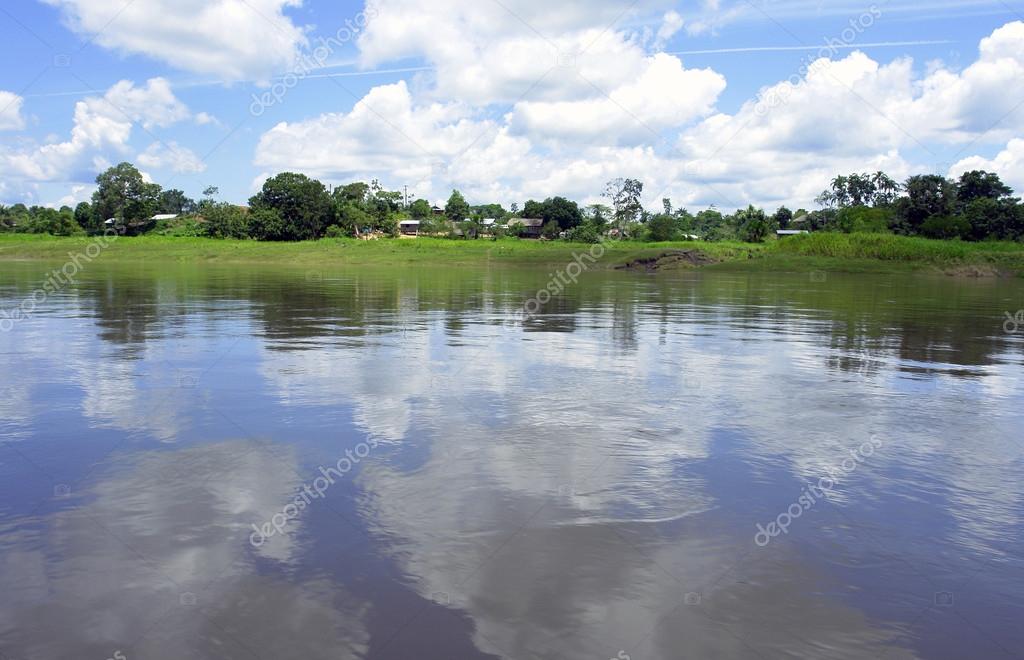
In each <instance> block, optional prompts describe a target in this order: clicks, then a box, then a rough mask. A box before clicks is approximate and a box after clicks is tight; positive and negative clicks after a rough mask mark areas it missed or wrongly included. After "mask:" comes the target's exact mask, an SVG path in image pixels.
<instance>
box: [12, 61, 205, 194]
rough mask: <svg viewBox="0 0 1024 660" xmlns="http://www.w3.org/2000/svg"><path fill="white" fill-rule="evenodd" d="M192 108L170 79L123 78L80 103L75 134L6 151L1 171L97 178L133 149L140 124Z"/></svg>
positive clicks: (170, 120)
mask: <svg viewBox="0 0 1024 660" xmlns="http://www.w3.org/2000/svg"><path fill="white" fill-rule="evenodd" d="M190 116H191V113H190V112H189V110H188V108H187V107H186V106H185V105H184V104H183V103H182V102H181V101H179V100H178V99H177V98H176V97H175V96H174V93H173V92H172V91H171V88H170V85H169V84H168V83H167V81H166V80H163V79H161V78H154V79H152V80H150V81H148V82H147V83H146V85H144V86H136V85H134V84H133V83H131V82H129V81H126V80H123V81H121V82H118V83H116V84H115V85H113V86H112V87H111V88H110V89H109V90H107V92H106V93H105V94H104V95H103V96H90V97H87V98H85V99H82V100H81V101H78V102H77V103H76V104H75V111H74V120H73V122H74V125H73V127H72V129H71V136H70V138H69V139H67V140H64V141H56V142H51V143H48V144H43V145H40V146H36V147H31V148H24V149H21V150H0V173H3V174H5V175H6V176H10V177H12V178H18V179H28V180H33V181H54V180H73V181H79V182H84V181H91V180H92V178H93V177H95V175H96V172H97V171H99V170H101V169H104V168H105V167H107V166H109V163H110V162H111V159H112V158H114V159H116V158H123V157H125V156H127V155H128V154H130V148H129V144H128V143H129V140H130V138H131V135H132V127H133V125H134V124H136V123H137V124H140V125H141V126H143V127H144V128H146V129H147V130H149V129H151V128H155V127H165V126H170V125H172V124H175V123H177V122H180V121H183V120H185V119H188V118H189V117H190Z"/></svg>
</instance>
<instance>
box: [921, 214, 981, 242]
mask: <svg viewBox="0 0 1024 660" xmlns="http://www.w3.org/2000/svg"><path fill="white" fill-rule="evenodd" d="M970 233H971V223H969V222H968V221H967V220H965V219H964V218H963V217H961V216H933V217H931V218H928V219H927V220H925V221H924V224H922V225H921V234H923V235H924V236H927V237H928V238H946V239H949V238H965V237H967V236H969V235H970Z"/></svg>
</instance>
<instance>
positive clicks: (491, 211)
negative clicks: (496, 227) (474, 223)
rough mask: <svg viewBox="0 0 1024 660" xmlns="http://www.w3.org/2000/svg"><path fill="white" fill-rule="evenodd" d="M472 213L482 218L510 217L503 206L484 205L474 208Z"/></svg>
mask: <svg viewBox="0 0 1024 660" xmlns="http://www.w3.org/2000/svg"><path fill="white" fill-rule="evenodd" d="M472 212H473V213H475V214H477V215H479V216H480V217H481V218H494V219H495V220H497V219H499V218H504V217H505V216H506V215H508V212H507V211H506V210H505V207H504V206H502V205H501V204H482V205H480V206H474V207H473V209H472Z"/></svg>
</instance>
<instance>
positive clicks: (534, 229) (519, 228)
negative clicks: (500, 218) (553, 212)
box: [508, 218, 544, 238]
mask: <svg viewBox="0 0 1024 660" xmlns="http://www.w3.org/2000/svg"><path fill="white" fill-rule="evenodd" d="M543 227H544V221H543V220H541V219H540V218H513V219H511V220H509V221H508V228H509V231H512V232H516V233H517V234H519V235H520V236H521V237H523V238H540V232H541V228H543Z"/></svg>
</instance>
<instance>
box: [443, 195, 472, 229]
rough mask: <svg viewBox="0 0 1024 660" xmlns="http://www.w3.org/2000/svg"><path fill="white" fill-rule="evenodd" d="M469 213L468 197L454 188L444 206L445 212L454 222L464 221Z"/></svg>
mask: <svg viewBox="0 0 1024 660" xmlns="http://www.w3.org/2000/svg"><path fill="white" fill-rule="evenodd" d="M469 213H470V209H469V203H468V202H466V198H465V197H463V196H462V193H460V192H459V191H458V190H453V191H452V195H451V197H449V198H448V203H447V204H446V205H445V207H444V214H445V215H446V216H447V217H448V219H449V220H451V221H452V222H462V221H463V220H465V219H466V218H468V217H469Z"/></svg>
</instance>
